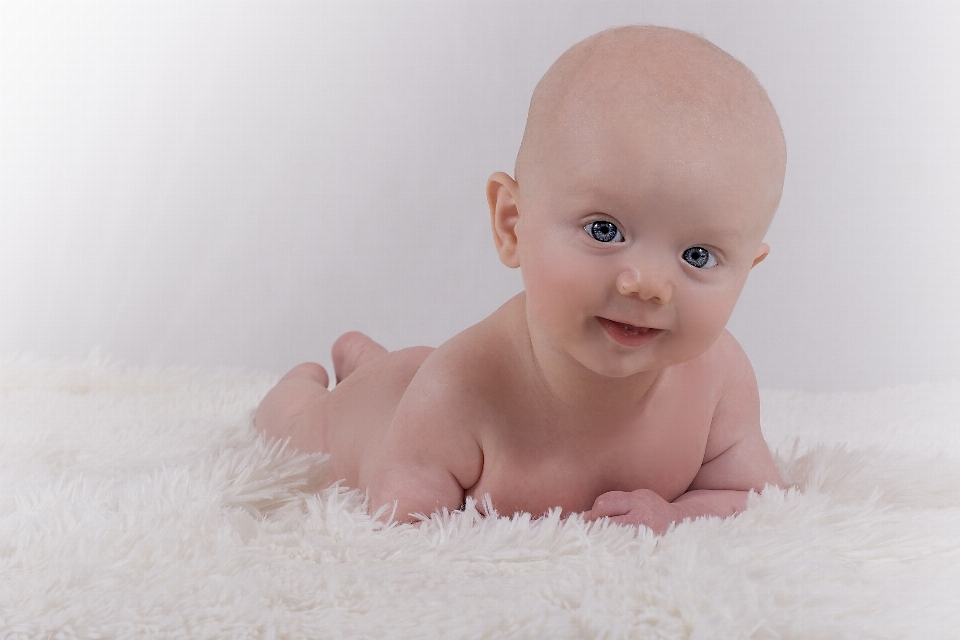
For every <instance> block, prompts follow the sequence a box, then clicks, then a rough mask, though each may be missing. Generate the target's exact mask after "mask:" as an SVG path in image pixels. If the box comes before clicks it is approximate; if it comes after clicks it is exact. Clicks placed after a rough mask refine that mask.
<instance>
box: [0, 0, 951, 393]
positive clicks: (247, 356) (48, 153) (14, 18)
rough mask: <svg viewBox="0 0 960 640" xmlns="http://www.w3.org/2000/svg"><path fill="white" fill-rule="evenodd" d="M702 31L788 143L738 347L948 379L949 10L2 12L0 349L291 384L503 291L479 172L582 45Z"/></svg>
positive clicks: (800, 372) (307, 7) (18, 7)
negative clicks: (342, 341) (335, 348)
mask: <svg viewBox="0 0 960 640" xmlns="http://www.w3.org/2000/svg"><path fill="white" fill-rule="evenodd" d="M636 22H649V23H654V24H660V25H666V26H673V27H679V28H683V29H688V30H691V31H694V32H697V33H701V34H703V35H705V36H706V37H707V38H709V39H710V40H712V41H713V42H714V43H716V44H718V45H719V46H721V47H723V48H724V49H726V50H727V51H729V52H730V53H732V54H733V55H735V56H736V57H738V58H740V59H741V60H742V61H743V62H744V63H746V64H747V66H749V67H750V68H751V69H753V71H754V72H755V73H756V74H757V76H758V77H759V78H760V80H761V82H762V83H763V84H764V85H765V87H766V88H767V91H768V92H769V94H770V96H771V98H772V100H773V103H774V104H775V105H776V107H777V109H778V111H779V113H780V117H781V120H782V122H783V127H784V130H785V132H786V137H787V144H788V153H789V166H788V169H787V181H786V187H785V191H784V196H783V201H782V204H781V206H780V211H779V213H778V215H777V218H776V220H775V221H774V223H773V227H772V229H771V231H770V234H769V236H768V241H769V243H770V244H771V245H772V247H773V252H772V254H771V255H770V257H769V258H768V259H767V261H766V262H764V263H763V264H762V265H760V266H759V267H758V268H757V269H756V270H755V271H754V272H753V275H752V276H751V280H750V281H749V282H748V284H747V288H746V290H745V291H744V295H743V297H742V298H741V301H740V303H739V307H738V309H737V311H736V312H735V314H734V317H733V319H732V320H731V325H730V328H731V330H732V331H733V332H734V335H736V336H737V337H738V338H739V339H740V341H741V343H742V344H743V345H744V346H745V348H746V349H747V352H748V353H749V355H750V357H751V359H752V361H753V363H754V366H755V368H756V370H757V374H758V377H759V380H760V384H761V386H763V387H768V388H769V387H779V388H802V389H807V390H812V391H819V390H848V389H862V388H874V387H879V386H888V385H893V384H899V383H908V382H916V381H925V380H931V381H932V380H944V379H957V378H960V358H958V356H960V321H958V312H960V286H958V285H960V224H958V216H957V208H958V203H960V180H958V179H957V177H958V174H960V64H958V63H960V55H958V53H960V3H936V4H934V3H924V2H909V3H907V2H902V3H896V4H886V3H878V2H868V3H855V2H843V3H820V2H811V1H808V0H804V1H801V2H766V1H763V2H727V1H715V2H682V3H680V2H646V1H633V2H572V1H568V2H518V1H516V0H512V1H509V2H492V1H491V0H480V1H476V2H474V1H456V2H455V1H447V2H386V3H373V2H355V1H354V2H348V3H339V2H317V3H287V2H257V3H251V2H233V3H223V2H209V3H206V2H204V3H200V2H196V3H187V2H169V3H148V2H128V3H92V2H70V3H62V4H51V3H42V2H29V3H23V4H20V3H12V2H4V3H2V4H0V355H2V356H10V355H12V354H16V353H21V352H31V353H35V354H40V355H45V356H55V357H61V356H71V357H84V356H86V355H87V354H88V353H90V351H91V349H94V348H99V350H100V352H101V353H102V354H105V355H110V356H112V357H115V358H118V359H121V360H123V361H125V362H128V363H132V364H191V365H194V364H195V365H203V366H219V365H239V366H244V367H249V368H256V369H267V370H273V371H276V372H277V373H282V372H283V371H285V370H286V369H288V368H289V367H291V366H293V365H295V364H297V363H299V362H302V361H304V360H318V361H320V362H326V361H327V360H328V352H329V347H330V344H331V343H332V342H333V340H334V339H335V338H336V337H337V335H339V334H340V333H342V332H344V331H346V330H349V329H361V330H363V331H366V332H368V333H370V334H371V335H372V336H373V337H375V338H376V339H379V340H381V341H382V342H383V343H384V344H385V345H386V346H388V347H389V348H399V347H403V346H408V345H413V344H432V345H436V344H439V343H440V342H442V341H444V340H445V339H447V338H448V337H450V336H451V335H453V334H454V333H456V332H458V331H460V330H462V329H463V328H465V327H467V326H469V325H470V324H472V323H474V322H476V321H478V320H480V319H481V318H483V317H485V316H486V315H488V314H489V313H490V312H492V311H493V310H494V309H495V308H496V307H497V306H499V304H501V303H502V302H503V301H505V300H506V299H507V298H508V297H509V296H511V295H512V294H514V293H515V292H517V291H519V290H520V286H521V285H520V279H519V274H517V273H516V272H513V271H510V270H508V269H507V268H506V267H503V266H502V265H501V264H500V263H499V262H498V260H497V258H496V255H495V253H494V250H493V243H492V241H491V239H490V232H489V223H488V214H487V209H486V202H485V199H484V184H485V181H486V178H487V177H488V176H489V175H490V174H491V173H492V172H494V171H496V170H506V171H508V172H511V173H512V167H513V160H514V157H515V154H516V151H517V147H518V145H519V142H520V136H521V133H522V130H523V123H524V118H525V115H526V107H527V104H528V101H529V98H530V94H531V92H532V90H533V87H534V85H535V84H536V82H537V80H538V79H539V77H540V76H541V75H542V74H543V72H544V71H545V70H546V69H547V67H548V66H549V65H550V64H551V63H552V62H553V60H555V59H556V57H557V56H558V55H560V53H561V52H563V51H564V50H565V49H566V48H568V47H569V46H570V45H572V44H574V43H575V42H577V41H579V40H581V39H582V38H584V37H586V36H588V35H590V34H592V33H594V32H596V31H599V30H601V29H604V28H607V27H610V26H616V25H621V24H627V23H636Z"/></svg>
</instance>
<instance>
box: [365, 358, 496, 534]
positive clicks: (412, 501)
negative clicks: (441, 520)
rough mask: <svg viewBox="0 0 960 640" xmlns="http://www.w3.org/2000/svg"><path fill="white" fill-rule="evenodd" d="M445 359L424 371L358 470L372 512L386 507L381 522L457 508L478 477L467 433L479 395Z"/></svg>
mask: <svg viewBox="0 0 960 640" xmlns="http://www.w3.org/2000/svg"><path fill="white" fill-rule="evenodd" d="M441 349H443V347H441ZM444 355H445V353H444V352H443V351H441V350H438V353H437V357H434V356H433V355H431V357H430V358H428V359H427V360H426V361H425V362H424V364H423V365H422V366H421V367H420V370H419V371H418V372H417V375H416V376H414V378H413V380H412V381H411V382H410V385H409V386H408V387H407V390H406V391H405V393H404V395H403V399H402V400H401V401H400V404H399V406H398V407H397V411H396V414H395V415H394V418H393V421H392V422H391V423H390V425H389V426H388V427H387V430H386V433H385V434H384V438H383V440H382V441H381V442H380V443H379V450H378V452H377V455H374V456H371V458H370V460H371V464H370V465H369V466H368V467H366V468H362V469H361V471H360V474H361V485H362V486H366V487H367V489H368V491H369V496H370V502H369V508H368V510H369V512H370V513H376V512H377V510H378V509H379V508H381V507H385V511H384V512H382V514H381V516H380V518H381V519H387V518H389V517H391V515H392V516H393V520H395V521H397V522H415V521H416V518H414V517H413V515H412V514H415V513H422V514H424V515H427V516H429V515H430V514H432V513H433V512H435V511H439V510H442V509H444V508H446V509H449V510H451V511H453V510H456V509H459V508H460V507H461V505H462V504H463V500H464V493H465V490H466V489H469V488H470V487H472V486H473V485H474V484H476V482H477V481H478V480H479V478H480V472H481V471H482V469H483V453H482V451H481V449H480V445H479V444H478V442H477V440H476V438H475V437H474V435H473V433H472V431H471V429H470V428H469V425H470V424H471V420H475V419H476V412H475V410H474V405H475V402H473V398H475V397H476V393H471V390H469V389H466V388H464V387H465V385H464V383H463V381H462V376H460V375H457V374H456V372H453V371H448V370H447V369H449V367H447V366H445V365H444V363H443V361H442V360H443V356H444Z"/></svg>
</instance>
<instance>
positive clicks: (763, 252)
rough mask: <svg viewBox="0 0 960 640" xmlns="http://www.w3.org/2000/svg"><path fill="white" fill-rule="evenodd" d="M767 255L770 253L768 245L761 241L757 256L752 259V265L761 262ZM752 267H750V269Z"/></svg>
mask: <svg viewBox="0 0 960 640" xmlns="http://www.w3.org/2000/svg"><path fill="white" fill-rule="evenodd" d="M768 255H770V245H768V244H767V243H766V242H761V243H760V251H759V252H758V253H757V257H756V258H754V259H753V267H755V266H757V265H758V264H760V263H761V262H763V261H764V259H765V258H766V257H767V256H768ZM753 267H750V268H751V269H752V268H753Z"/></svg>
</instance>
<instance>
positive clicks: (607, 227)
mask: <svg viewBox="0 0 960 640" xmlns="http://www.w3.org/2000/svg"><path fill="white" fill-rule="evenodd" d="M583 230H584V231H586V232H587V233H589V234H590V236H591V237H592V238H593V239H594V240H596V241H597V242H623V235H621V233H620V229H617V225H615V224H613V223H612V222H607V221H606V220H597V221H596V222H591V223H589V224H587V225H585V226H584V227H583Z"/></svg>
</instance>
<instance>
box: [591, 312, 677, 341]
mask: <svg viewBox="0 0 960 640" xmlns="http://www.w3.org/2000/svg"><path fill="white" fill-rule="evenodd" d="M597 320H598V321H599V322H600V326H602V327H603V328H604V330H605V331H606V332H607V335H608V336H610V337H611V338H613V340H614V342H616V343H617V344H622V345H623V346H625V347H640V346H642V345H645V344H647V343H648V342H650V341H651V340H653V339H654V338H656V337H657V336H658V335H660V334H661V333H663V329H647V331H646V333H635V332H633V331H630V330H629V329H626V328H624V326H623V325H622V324H620V323H619V322H614V321H613V320H607V319H606V318H600V317H598V318H597Z"/></svg>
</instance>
